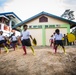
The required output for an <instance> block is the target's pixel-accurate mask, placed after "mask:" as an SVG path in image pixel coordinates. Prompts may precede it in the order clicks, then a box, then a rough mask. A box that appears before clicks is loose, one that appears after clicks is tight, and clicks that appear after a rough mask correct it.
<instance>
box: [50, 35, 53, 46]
mask: <svg viewBox="0 0 76 75" xmlns="http://www.w3.org/2000/svg"><path fill="white" fill-rule="evenodd" d="M52 44H53V35H51V38H50V47H52Z"/></svg>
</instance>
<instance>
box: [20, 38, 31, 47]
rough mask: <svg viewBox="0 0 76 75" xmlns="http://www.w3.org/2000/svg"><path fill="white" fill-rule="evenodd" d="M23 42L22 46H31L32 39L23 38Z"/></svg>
mask: <svg viewBox="0 0 76 75" xmlns="http://www.w3.org/2000/svg"><path fill="white" fill-rule="evenodd" d="M21 43H22V46H31V41H30V39H23V40H22V41H21Z"/></svg>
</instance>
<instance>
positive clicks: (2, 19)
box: [0, 12, 22, 36]
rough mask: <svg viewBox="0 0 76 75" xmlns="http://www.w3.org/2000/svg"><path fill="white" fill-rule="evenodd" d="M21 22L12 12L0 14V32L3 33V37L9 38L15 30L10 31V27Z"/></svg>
mask: <svg viewBox="0 0 76 75" xmlns="http://www.w3.org/2000/svg"><path fill="white" fill-rule="evenodd" d="M21 21H22V20H21V19H20V18H19V17H18V16H17V15H16V14H15V13H13V12H6V13H0V30H2V31H3V35H7V36H9V35H11V34H12V32H15V31H16V30H17V29H16V30H12V27H13V26H14V25H16V24H18V23H20V22H21Z"/></svg>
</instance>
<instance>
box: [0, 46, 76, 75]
mask: <svg viewBox="0 0 76 75" xmlns="http://www.w3.org/2000/svg"><path fill="white" fill-rule="evenodd" d="M65 48H66V54H64V53H63V50H62V49H61V48H59V49H58V52H57V54H54V50H53V49H52V48H50V47H35V53H36V55H35V56H34V55H32V51H31V49H30V48H27V55H25V56H24V55H23V50H22V48H21V47H19V48H18V49H16V51H13V49H11V50H10V52H9V53H8V54H7V53H5V52H4V50H3V51H2V53H1V54H0V75H76V46H66V47H65Z"/></svg>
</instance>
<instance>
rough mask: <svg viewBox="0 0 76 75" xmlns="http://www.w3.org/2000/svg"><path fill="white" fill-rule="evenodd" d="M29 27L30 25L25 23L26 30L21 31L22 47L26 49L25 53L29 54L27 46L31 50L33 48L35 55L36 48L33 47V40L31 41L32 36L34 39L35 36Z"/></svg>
mask: <svg viewBox="0 0 76 75" xmlns="http://www.w3.org/2000/svg"><path fill="white" fill-rule="evenodd" d="M27 27H28V26H27V25H24V26H23V29H24V31H23V32H22V33H21V37H22V48H23V50H24V55H26V54H27V52H26V47H25V46H27V47H30V48H31V50H32V53H33V55H35V52H34V49H33V47H32V45H31V41H30V38H31V39H32V40H33V38H32V36H31V34H30V32H29V30H27Z"/></svg>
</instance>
